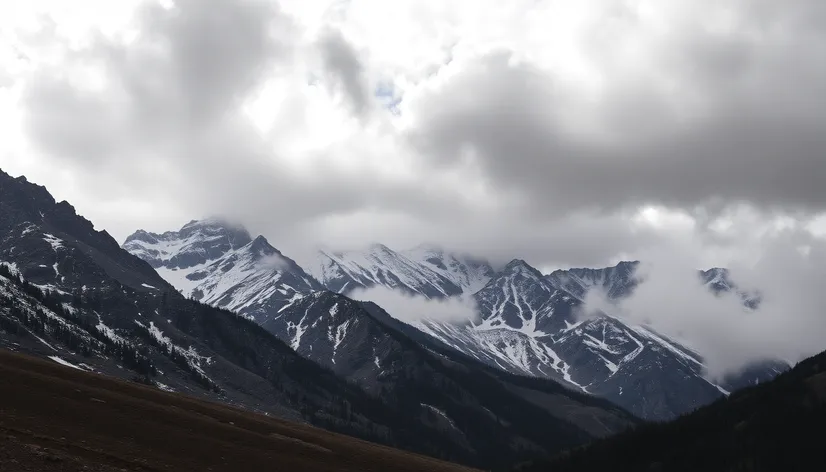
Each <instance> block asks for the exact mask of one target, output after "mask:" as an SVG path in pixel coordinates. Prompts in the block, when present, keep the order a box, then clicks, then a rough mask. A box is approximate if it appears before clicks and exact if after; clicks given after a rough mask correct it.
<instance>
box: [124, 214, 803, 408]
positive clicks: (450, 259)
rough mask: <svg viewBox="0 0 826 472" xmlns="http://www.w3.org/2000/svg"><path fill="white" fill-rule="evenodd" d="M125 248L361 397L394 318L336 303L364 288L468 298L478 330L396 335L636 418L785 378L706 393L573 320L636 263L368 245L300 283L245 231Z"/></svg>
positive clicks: (208, 224)
mask: <svg viewBox="0 0 826 472" xmlns="http://www.w3.org/2000/svg"><path fill="white" fill-rule="evenodd" d="M123 247H124V249H126V250H128V251H130V252H131V253H133V254H135V255H137V256H139V257H141V258H143V259H144V260H146V261H147V262H149V263H150V264H151V265H153V266H155V267H157V268H159V273H160V274H162V275H163V276H164V277H166V279H167V280H168V281H169V282H170V283H172V284H173V285H175V286H176V287H177V288H178V289H179V290H180V291H181V292H182V293H183V294H185V295H187V296H192V297H194V298H196V299H198V300H201V301H203V302H205V303H209V304H212V305H215V306H219V307H224V308H228V309H231V310H234V311H237V312H238V313H240V314H242V315H244V316H247V317H249V318H250V319H253V320H255V321H257V322H258V323H260V324H261V325H262V326H264V327H265V328H266V329H267V330H269V331H270V332H271V333H273V334H274V335H275V336H277V337H278V338H279V339H281V340H283V341H284V342H286V343H288V344H289V345H290V346H291V347H292V348H293V349H295V350H296V351H297V352H298V353H300V354H302V355H303V356H305V357H307V358H309V359H312V360H314V361H315V362H318V363H320V364H321V365H324V366H325V367H328V368H330V369H332V370H333V371H335V372H337V373H338V374H339V375H343V376H345V377H346V378H348V379H351V380H354V381H356V382H358V383H359V384H360V385H362V386H364V387H365V388H368V389H375V388H378V387H377V386H378V385H380V384H381V382H380V381H379V380H378V379H379V377H381V376H382V375H386V372H385V368H384V366H385V365H386V362H385V363H382V361H383V360H384V359H385V358H386V357H388V356H392V355H393V353H394V352H396V351H397V347H396V346H395V344H393V343H392V342H390V341H389V338H388V337H385V336H383V335H381V334H378V332H379V331H381V329H384V328H382V326H381V323H378V324H377V323H376V322H375V319H374V318H375V317H376V316H377V313H378V312H380V313H379V314H380V318H381V319H382V320H384V321H385V323H384V324H385V325H386V324H387V323H386V321H387V320H392V319H393V317H392V315H393V313H392V307H385V308H387V309H389V310H390V313H389V314H388V313H387V312H386V311H385V310H382V309H381V307H378V308H379V309H378V310H377V309H375V307H374V309H372V310H370V309H367V310H366V311H367V312H368V313H371V312H372V313H371V314H372V317H371V316H367V315H366V314H365V304H364V303H361V304H358V303H355V302H354V301H353V300H349V299H347V298H346V296H347V295H350V296H356V297H358V296H361V295H362V294H364V293H365V292H364V290H367V289H370V288H374V287H381V288H385V289H390V290H396V291H398V292H400V293H404V294H406V295H408V296H412V297H421V298H423V299H427V300H439V299H449V298H450V297H454V296H458V295H462V296H464V297H471V298H472V300H473V302H474V303H475V305H476V308H477V311H478V317H476V318H475V319H467V320H464V321H459V322H456V321H450V322H447V321H444V320H440V319H438V318H434V317H428V314H427V313H422V316H421V317H420V318H418V319H417V321H408V322H409V323H410V324H409V325H408V324H405V323H401V322H398V321H395V320H394V322H395V324H394V328H396V330H402V331H404V332H405V333H406V335H407V336H408V337H409V338H412V339H416V341H417V343H418V345H419V346H424V347H426V348H428V349H432V347H433V346H434V345H438V346H439V347H441V348H448V351H449V352H451V353H452V355H456V354H461V355H462V356H463V357H465V358H467V359H472V360H473V361H476V362H478V363H479V364H483V365H485V366H488V367H491V368H494V369H497V370H498V371H501V372H505V373H509V374H514V375H521V376H531V377H536V378H545V379H551V380H554V381H557V382H560V383H561V384H563V385H566V386H567V387H569V388H570V389H572V390H575V391H579V392H582V393H586V394H590V395H595V396H599V397H602V398H606V399H608V400H610V401H612V402H613V403H615V404H617V405H620V406H622V407H623V408H626V409H627V410H628V411H630V412H632V413H634V414H635V415H637V416H639V417H641V418H644V419H652V420H664V419H669V418H673V417H675V416H678V415H680V414H683V413H686V412H689V411H691V410H694V409H696V408H697V407H699V406H702V405H704V404H707V403H710V402H712V401H714V400H716V399H717V398H720V397H721V396H723V395H726V394H728V393H729V392H730V391H732V390H734V389H736V388H740V387H743V386H746V385H749V384H753V383H755V382H760V381H764V380H766V379H770V378H772V377H773V376H774V375H776V374H777V373H779V372H781V371H783V370H785V369H786V368H787V367H788V366H787V364H785V363H783V362H781V361H776V360H767V361H766V362H762V363H758V364H755V365H752V366H749V368H748V369H746V370H744V371H743V372H742V373H741V374H739V375H732V376H729V377H728V378H726V379H725V381H723V382H714V381H712V380H710V379H708V378H706V376H705V374H704V371H705V366H704V364H703V359H702V356H701V355H700V354H699V353H697V352H695V351H693V350H692V349H690V348H689V347H687V346H686V345H684V344H683V343H680V342H677V341H675V340H673V339H670V338H669V337H667V336H665V335H663V334H662V333H658V332H656V331H655V330H653V329H652V328H651V327H649V326H637V325H629V324H627V323H625V322H624V321H622V320H621V319H619V318H617V317H613V316H610V314H608V313H596V314H590V315H589V316H584V315H585V313H584V310H583V305H584V300H585V296H586V294H587V293H588V291H589V290H594V289H598V290H600V291H601V292H602V293H604V294H605V295H606V296H607V298H608V299H609V300H619V299H622V298H624V297H627V296H629V295H631V294H632V293H633V290H634V288H635V287H636V285H637V283H638V280H637V278H636V275H635V274H636V272H637V268H638V265H639V263H638V262H621V263H619V264H618V265H616V266H614V267H607V268H599V269H589V268H581V269H570V270H556V271H554V272H552V273H550V274H542V273H541V272H540V271H538V270H537V269H535V268H533V267H531V266H530V265H529V264H528V263H527V262H525V261H524V260H520V259H516V260H513V261H511V262H510V263H508V264H507V265H505V266H504V267H503V268H501V269H500V270H494V268H493V267H492V266H491V265H490V264H489V263H488V262H486V261H485V260H483V259H481V258H478V257H472V256H467V255H460V254H454V253H451V252H449V251H445V250H443V249H440V248H438V247H435V246H432V245H422V246H419V247H416V248H414V249H410V250H406V251H398V252H397V251H393V250H392V249H390V248H388V247H387V246H384V245H381V244H373V245H371V246H369V247H368V248H367V249H366V250H364V251H346V252H332V251H326V250H325V251H319V253H318V254H317V258H316V263H315V265H314V266H312V267H311V268H310V269H309V270H306V271H305V270H304V269H302V268H301V267H299V266H298V265H297V264H296V263H295V262H294V261H293V260H291V259H289V258H287V257H285V256H284V255H283V254H281V253H280V252H279V251H278V250H277V249H275V248H273V247H272V246H270V245H269V244H268V243H267V242H266V240H265V239H264V238H263V237H261V236H259V237H257V238H256V239H255V240H254V241H253V240H252V239H251V237H250V236H249V234H248V233H247V232H246V231H245V230H244V229H243V228H240V227H237V226H235V225H230V224H227V223H224V222H222V221H220V220H216V219H212V220H207V221H202V222H197V221H193V222H190V223H189V224H187V225H185V226H184V227H183V228H181V230H179V231H171V232H167V233H164V234H150V233H146V232H144V231H138V232H136V233H135V234H133V235H132V236H130V237H129V238H127V240H126V243H125V244H124V246H123ZM262 260H264V261H267V262H265V263H262V262H260V261H262ZM272 260H276V261H278V263H277V264H273V263H272V262H271V261H272ZM698 277H699V278H700V281H701V282H702V283H704V284H705V285H706V286H707V287H708V288H709V290H710V291H712V292H721V291H730V290H737V289H736V285H735V284H734V283H733V282H732V281H731V280H730V279H729V277H728V272H727V271H725V270H724V269H710V270H708V271H701V272H699V273H698ZM335 293H337V294H339V297H338V298H336V297H334V295H333V294H335ZM744 300H745V301H746V302H747V303H746V305H747V306H748V304H749V303H751V304H754V303H757V302H756V299H754V298H748V297H745V295H744ZM359 305H360V306H359ZM368 320H369V321H368Z"/></svg>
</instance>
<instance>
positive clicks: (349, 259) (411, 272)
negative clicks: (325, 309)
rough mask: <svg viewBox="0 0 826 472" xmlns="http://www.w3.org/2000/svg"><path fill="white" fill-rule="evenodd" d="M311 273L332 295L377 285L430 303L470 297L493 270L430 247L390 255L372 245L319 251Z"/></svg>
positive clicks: (392, 252)
mask: <svg viewBox="0 0 826 472" xmlns="http://www.w3.org/2000/svg"><path fill="white" fill-rule="evenodd" d="M311 272H312V273H313V274H315V276H316V277H317V278H318V280H320V281H321V283H322V284H324V286H326V287H327V288H328V289H329V290H331V291H333V292H338V293H343V294H348V293H352V292H353V291H354V290H356V289H365V288H370V287H375V286H381V287H386V288H390V289H393V290H400V291H402V292H405V293H408V294H411V295H420V296H424V297H426V298H431V299H432V298H444V297H450V296H454V295H460V294H462V293H465V292H468V293H472V292H473V291H474V290H475V289H477V288H478V287H480V286H482V285H484V283H485V282H486V280H487V279H488V278H489V277H490V275H491V273H492V272H493V271H492V269H491V268H490V265H489V264H488V263H487V262H485V261H481V260H477V259H474V258H471V257H466V256H461V255H457V254H452V253H449V252H446V251H444V250H441V249H439V248H436V247H433V246H419V247H417V248H414V249H411V250H410V251H406V252H396V251H393V250H392V249H390V248H388V247H387V246H384V245H382V244H373V245H371V246H370V247H369V248H368V249H367V250H365V251H347V252H329V251H319V253H318V255H317V261H316V264H315V266H314V268H313V269H312V270H311Z"/></svg>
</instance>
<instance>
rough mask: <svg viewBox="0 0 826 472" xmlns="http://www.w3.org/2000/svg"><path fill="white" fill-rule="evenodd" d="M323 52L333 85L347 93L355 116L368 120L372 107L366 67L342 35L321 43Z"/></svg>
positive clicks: (331, 35)
mask: <svg viewBox="0 0 826 472" xmlns="http://www.w3.org/2000/svg"><path fill="white" fill-rule="evenodd" d="M318 45H319V49H320V51H321V58H322V61H323V63H324V68H325V69H326V70H327V72H328V74H329V75H330V78H331V79H332V82H333V85H335V86H336V87H339V88H341V89H342V90H343V92H344V95H345V97H346V98H347V100H348V101H349V103H350V106H351V107H352V109H353V112H354V113H355V114H356V115H357V116H364V115H365V114H366V113H367V112H368V111H369V110H370V108H371V106H372V94H371V93H370V88H369V84H368V81H367V76H366V73H365V70H364V64H362V62H361V59H360V58H359V56H358V52H356V50H355V49H353V45H352V44H350V43H349V42H348V41H347V39H346V38H345V37H344V36H343V35H342V34H341V32H340V31H336V30H331V31H327V32H326V33H325V34H324V35H323V36H322V37H321V39H320V40H319V43H318Z"/></svg>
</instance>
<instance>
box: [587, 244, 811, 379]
mask: <svg viewBox="0 0 826 472" xmlns="http://www.w3.org/2000/svg"><path fill="white" fill-rule="evenodd" d="M743 244H744V245H745V246H746V247H747V248H749V253H748V256H749V257H748V258H743V259H739V261H737V262H734V261H733V262H732V266H731V269H730V278H731V279H732V281H733V282H734V283H735V284H737V285H738V287H739V289H740V290H743V291H746V292H749V293H755V292H757V293H759V294H760V297H761V302H760V304H759V306H758V308H757V309H756V310H750V309H747V308H746V307H744V305H743V300H742V299H741V297H740V296H739V295H738V294H737V293H725V294H720V295H715V294H713V293H712V292H711V291H710V290H709V288H708V287H706V286H705V285H703V283H702V282H701V280H700V279H699V277H698V274H697V269H698V266H697V264H696V261H697V260H698V256H697V252H696V251H698V250H699V249H700V246H694V247H692V246H691V245H685V244H683V245H675V244H669V245H664V246H661V247H659V248H657V249H654V250H650V251H646V253H645V254H644V256H643V257H644V262H643V263H642V264H641V266H640V268H639V269H638V272H637V274H636V277H637V278H638V279H639V280H641V283H640V285H639V286H638V287H637V288H636V289H635V291H634V293H633V295H632V296H630V297H629V298H627V299H623V300H621V301H619V302H618V303H616V304H612V303H609V302H608V301H606V300H605V298H604V296H603V295H602V294H600V293H599V292H597V291H594V292H593V293H590V294H589V296H588V297H587V300H586V302H587V303H586V305H587V307H588V308H587V309H586V310H585V312H584V314H586V315H587V314H589V313H593V312H594V311H595V310H603V311H605V312H607V313H610V314H612V315H614V316H618V317H620V318H622V319H624V320H626V321H628V322H631V323H633V324H647V325H650V326H652V327H653V328H654V329H656V330H658V331H660V332H662V333H664V334H667V335H669V336H672V337H674V338H675V339H677V340H679V341H681V342H683V343H685V344H686V345H687V346H689V347H692V348H694V349H695V350H697V351H698V352H699V353H700V354H702V355H703V356H704V357H705V358H706V361H707V362H706V365H707V367H708V371H709V374H710V375H711V376H712V377H715V378H719V377H721V376H723V375H725V374H726V373H731V372H737V371H738V370H740V369H741V368H743V367H745V366H747V365H748V364H750V363H752V362H757V361H762V360H772V359H781V360H784V361H787V362H791V363H794V362H797V361H799V360H801V359H802V358H804V357H807V356H810V355H813V354H816V353H818V352H820V351H822V350H823V349H824V348H826V342H824V340H826V308H824V307H826V294H825V293H824V290H823V287H822V285H823V281H824V280H826V243H824V242H823V241H822V240H816V239H813V238H812V237H811V235H809V234H808V233H805V232H801V231H799V230H794V229H779V230H776V231H773V232H770V233H768V234H763V235H760V236H755V237H753V238H744V240H743ZM801 248H806V251H801V250H800V249H801Z"/></svg>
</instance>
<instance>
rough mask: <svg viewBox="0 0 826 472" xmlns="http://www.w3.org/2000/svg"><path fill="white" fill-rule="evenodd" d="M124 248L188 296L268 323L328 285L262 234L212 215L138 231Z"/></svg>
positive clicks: (127, 241) (130, 237)
mask: <svg viewBox="0 0 826 472" xmlns="http://www.w3.org/2000/svg"><path fill="white" fill-rule="evenodd" d="M123 248H124V249H126V250H127V251H129V252H130V253H132V254H134V255H136V256H138V257H140V258H141V259H143V260H145V261H147V262H149V263H150V264H151V265H152V266H153V267H155V268H156V270H157V271H158V273H159V274H160V275H161V276H163V278H164V279H166V280H167V281H169V282H170V283H171V284H172V285H174V286H175V287H176V288H177V289H178V290H179V291H180V292H181V293H182V294H183V295H184V296H187V297H192V298H194V299H195V300H198V301H201V302H203V303H206V304H209V305H213V306H216V307H221V308H226V309H228V310H232V311H235V312H236V313H240V314H241V315H243V316H246V317H248V318H250V319H252V320H255V321H257V322H259V323H263V322H266V321H267V320H268V319H269V318H270V317H271V316H273V315H274V314H275V313H277V312H278V310H279V309H281V308H282V307H283V306H284V305H286V304H288V303H290V302H291V301H293V300H295V299H296V298H298V297H301V296H303V295H306V294H308V293H310V292H312V291H314V290H321V289H323V287H322V285H321V284H320V283H319V282H318V281H317V280H315V279H314V278H313V277H312V276H310V275H308V274H307V273H306V272H304V269H302V268H301V267H300V266H299V265H298V264H296V263H295V261H293V260H292V259H290V258H288V257H285V256H284V255H283V254H281V252H279V251H278V250H277V249H275V248H274V247H272V246H271V245H270V244H269V243H268V242H267V240H266V239H265V238H264V237H263V236H258V237H257V238H255V239H254V240H253V239H252V238H251V237H250V235H249V233H248V232H247V231H246V230H245V229H243V228H240V227H237V226H234V225H231V224H228V223H226V222H224V221H221V220H217V219H212V220H205V221H191V222H189V223H188V224H186V225H184V227H183V228H181V229H180V231H168V232H166V233H163V234H153V233H147V232H145V231H138V232H136V233H135V234H133V235H131V236H129V238H127V239H126V242H125V243H124V244H123Z"/></svg>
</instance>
